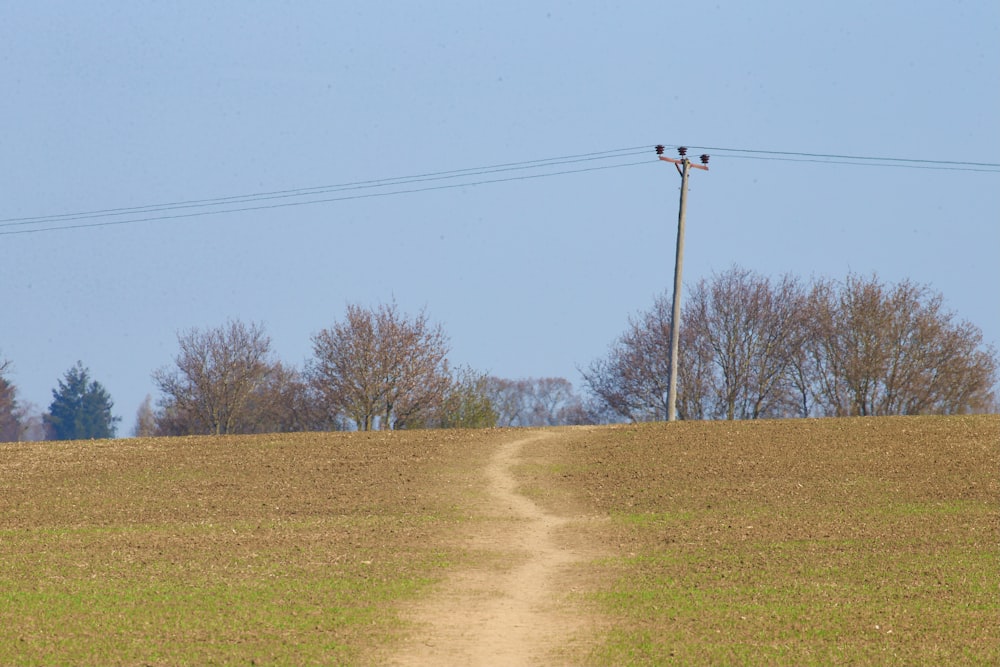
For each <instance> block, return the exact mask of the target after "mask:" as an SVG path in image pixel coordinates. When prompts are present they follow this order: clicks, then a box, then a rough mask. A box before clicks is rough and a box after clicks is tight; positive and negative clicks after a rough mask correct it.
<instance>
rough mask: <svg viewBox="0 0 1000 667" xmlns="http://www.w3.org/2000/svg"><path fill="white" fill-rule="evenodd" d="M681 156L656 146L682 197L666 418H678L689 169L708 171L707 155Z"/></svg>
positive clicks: (678, 230)
mask: <svg viewBox="0 0 1000 667" xmlns="http://www.w3.org/2000/svg"><path fill="white" fill-rule="evenodd" d="M677 152H678V153H680V156H681V158H680V159H679V160H675V159H673V158H669V157H666V156H665V155H664V154H663V146H657V147H656V154H657V155H659V156H660V159H661V160H663V161H665V162H671V163H673V165H674V166H675V167H677V172H678V173H679V174H680V175H681V201H680V208H679V211H678V213H677V255H676V257H675V259H674V305H673V310H672V312H671V315H670V384H669V385H668V388H667V421H668V422H672V421H676V419H677V365H678V358H679V356H680V355H679V351H680V339H681V275H682V273H683V271H684V215H685V213H686V211H687V186H688V173H689V172H690V171H691V167H694V168H695V169H704V170H705V171H708V156H707V155H702V156H701V164H692V163H691V160H689V159H687V157H686V156H687V148H685V147H684V146H681V147H680V148H678V149H677Z"/></svg>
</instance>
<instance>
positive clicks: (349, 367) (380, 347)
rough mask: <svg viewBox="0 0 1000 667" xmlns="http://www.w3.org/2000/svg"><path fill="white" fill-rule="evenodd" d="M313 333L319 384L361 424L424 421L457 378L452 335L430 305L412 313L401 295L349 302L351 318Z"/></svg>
mask: <svg viewBox="0 0 1000 667" xmlns="http://www.w3.org/2000/svg"><path fill="white" fill-rule="evenodd" d="M312 340H313V354H314V358H313V361H312V363H311V365H310V367H309V371H308V374H309V379H310V382H311V383H312V386H313V387H314V388H315V390H316V391H317V393H318V395H319V396H320V399H321V401H322V404H323V405H324V406H325V408H326V411H327V414H328V415H330V416H331V417H336V416H340V415H344V416H346V417H347V418H349V419H351V420H352V421H354V423H355V424H356V426H357V428H358V429H359V430H371V429H373V428H376V427H381V428H384V429H392V428H405V427H406V426H407V423H408V422H409V423H411V424H422V423H424V421H425V420H426V418H427V415H428V414H429V413H431V412H433V410H434V409H436V408H437V407H438V406H439V405H440V403H441V401H442V400H443V398H444V395H445V393H446V391H447V390H448V387H449V385H450V374H449V371H448V360H447V353H448V339H447V337H446V336H445V334H444V331H443V330H442V329H441V326H440V325H433V324H431V323H430V321H429V319H428V317H427V315H426V313H424V312H421V313H420V314H419V315H417V316H416V317H414V318H412V319H411V318H409V317H406V316H405V315H402V314H401V313H400V312H399V310H398V308H397V307H396V304H395V303H392V304H389V305H384V304H383V305H380V306H379V307H378V308H377V309H375V310H371V309H365V308H362V307H360V306H357V305H348V307H347V315H346V318H345V320H344V321H343V322H338V323H336V324H334V326H333V327H332V328H330V329H323V330H322V331H320V332H319V333H318V334H316V335H314V336H313V339H312Z"/></svg>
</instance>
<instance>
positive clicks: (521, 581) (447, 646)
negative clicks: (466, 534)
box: [392, 433, 584, 667]
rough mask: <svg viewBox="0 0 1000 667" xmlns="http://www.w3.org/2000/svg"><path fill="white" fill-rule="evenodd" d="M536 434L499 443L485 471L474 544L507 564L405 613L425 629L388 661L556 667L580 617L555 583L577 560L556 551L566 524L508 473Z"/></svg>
mask: <svg viewBox="0 0 1000 667" xmlns="http://www.w3.org/2000/svg"><path fill="white" fill-rule="evenodd" d="M544 437H551V434H547V433H538V434H533V435H531V436H529V437H527V438H523V439H520V440H514V441H511V442H508V443H505V444H504V445H502V446H501V448H500V449H499V450H498V451H497V453H496V454H495V456H494V457H493V459H492V460H491V461H490V464H489V466H488V467H487V469H486V471H485V473H486V479H487V483H488V485H489V495H488V500H487V502H488V504H489V508H490V509H489V510H488V511H487V512H486V513H487V515H488V516H490V517H491V519H496V520H487V521H485V522H482V523H478V524H473V525H475V526H477V530H479V528H478V526H482V530H481V531H480V534H477V535H475V536H472V538H471V540H472V545H473V546H475V547H481V548H485V549H490V550H496V551H502V552H506V553H510V554H511V556H510V558H509V559H507V561H508V562H507V563H506V564H500V565H496V564H494V565H490V566H484V567H483V568H481V569H476V570H471V571H463V572H460V573H458V574H456V575H455V576H453V577H451V578H450V579H449V580H448V581H447V582H446V583H445V584H444V585H443V586H442V590H441V591H440V592H439V593H438V594H436V595H434V596H432V597H431V598H430V599H428V600H426V601H424V602H422V603H421V604H420V605H419V606H418V607H416V608H415V609H413V610H412V613H411V614H409V617H410V618H411V620H413V621H415V622H416V623H418V624H419V625H420V626H424V627H425V628H426V629H425V630H423V631H419V630H418V632H417V633H416V634H415V635H414V637H413V639H412V641H411V642H410V643H409V644H407V645H405V646H404V647H403V648H402V650H401V651H400V653H399V654H397V655H396V656H395V658H394V660H393V662H392V664H394V665H399V666H401V667H407V666H412V665H468V666H474V665H490V666H493V667H497V666H518V665H554V664H559V663H560V661H562V660H566V659H568V658H567V657H566V652H565V651H562V653H561V655H562V657H560V652H561V649H564V648H565V647H566V645H567V642H569V641H571V640H572V637H573V635H574V633H578V632H579V631H580V630H581V629H582V627H583V623H584V619H583V618H582V617H581V616H580V615H579V614H578V613H574V610H573V609H572V608H571V606H570V605H569V603H568V601H567V599H566V594H567V593H568V592H569V591H567V590H565V588H559V587H557V586H556V584H555V580H554V578H555V576H556V575H557V574H558V573H559V571H560V568H562V567H564V566H565V565H567V564H570V563H572V562H574V561H575V560H578V559H579V558H580V556H579V555H578V554H576V553H574V552H572V551H569V550H567V549H565V548H562V547H560V546H558V545H557V544H556V542H555V538H554V531H556V529H558V528H559V527H560V526H563V525H564V524H565V523H566V522H567V521H568V519H566V518H563V517H559V516H555V515H552V514H549V513H547V512H545V511H543V510H542V509H541V508H540V507H538V505H536V504H535V503H534V502H532V501H531V500H530V499H528V498H527V497H525V496H523V495H521V494H519V493H518V492H517V482H516V481H515V479H514V477H513V475H512V473H511V469H512V467H513V466H515V465H516V464H517V463H518V462H519V457H520V454H521V450H522V448H523V446H524V445H525V444H526V443H528V442H530V441H531V440H534V439H536V438H544Z"/></svg>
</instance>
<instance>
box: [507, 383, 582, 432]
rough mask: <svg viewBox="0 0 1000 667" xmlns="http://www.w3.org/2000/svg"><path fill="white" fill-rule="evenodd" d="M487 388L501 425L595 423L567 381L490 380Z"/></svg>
mask: <svg viewBox="0 0 1000 667" xmlns="http://www.w3.org/2000/svg"><path fill="white" fill-rule="evenodd" d="M487 387H488V392H489V395H490V401H491V403H492V404H493V407H494V409H495V410H496V411H497V415H498V421H497V423H498V424H500V425H501V426H562V425H566V424H585V423H592V417H591V415H590V413H589V411H588V410H587V409H586V407H585V406H584V405H583V401H582V400H581V399H580V397H579V396H577V394H576V393H575V392H574V391H573V384H572V383H571V382H570V381H569V380H567V379H565V378H555V377H548V378H525V379H520V380H509V379H506V378H498V377H490V378H489V379H488V382H487Z"/></svg>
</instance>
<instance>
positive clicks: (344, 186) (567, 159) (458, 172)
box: [0, 146, 647, 227]
mask: <svg viewBox="0 0 1000 667" xmlns="http://www.w3.org/2000/svg"><path fill="white" fill-rule="evenodd" d="M646 150H647V149H646V147H645V146H638V147H633V148H620V149H615V150H611V151H598V152H592V153H581V154H578V155H565V156H560V157H552V158H544V159H540V160H525V161H521V162H508V163H504V164H496V165H488V166H484V167H471V168H466V169H453V170H450V171H439V172H430V173H425V174H415V175H411V176H393V177H388V178H379V179H372V180H367V181H355V182H350V183H338V184H333V185H320V186H313V187H307V188H295V189H290V190H275V191H270V192H254V193H248V194H243V195H232V196H227V197H215V198H210V199H191V200H183V201H174V202H166V203H161V204H148V205H145V206H132V207H122V208H109V209H101V210H95V211H80V212H76V213H60V214H55V215H43V216H35V217H25V218H4V219H0V227H11V226H20V225H30V224H38V223H45V222H55V221H58V220H63V221H65V220H81V219H90V218H99V217H108V216H116V215H128V214H133V213H151V212H155V211H162V210H176V209H181V208H197V207H205V206H225V205H229V204H239V203H245V202H251V201H262V200H267V199H284V198H290V197H303V196H310V195H317V194H326V193H329V192H338V191H344V190H360V189H367V188H379V187H387V186H392V185H406V184H409V183H416V182H426V181H435V180H444V179H452V178H463V177H468V176H481V175H485V174H491V173H498V172H503V171H515V170H524V169H540V168H545V167H551V166H559V165H564V164H572V163H576V162H588V161H594V160H606V159H609V158H620V157H628V156H631V155H638V154H640V151H641V152H646Z"/></svg>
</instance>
